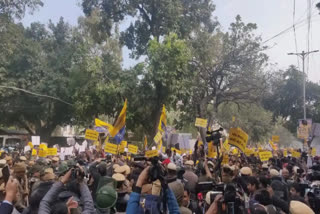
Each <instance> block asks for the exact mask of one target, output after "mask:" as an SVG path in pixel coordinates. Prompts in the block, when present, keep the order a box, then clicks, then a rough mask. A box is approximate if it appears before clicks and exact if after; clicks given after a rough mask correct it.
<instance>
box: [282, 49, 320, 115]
mask: <svg viewBox="0 0 320 214" xmlns="http://www.w3.org/2000/svg"><path fill="white" fill-rule="evenodd" d="M316 52H319V50H314V51H308V52H304V51H302V52H301V53H288V55H297V56H299V57H301V58H302V72H303V119H304V120H306V119H307V111H306V73H305V70H304V67H305V66H304V61H305V58H306V57H307V56H308V55H309V54H312V53H316Z"/></svg>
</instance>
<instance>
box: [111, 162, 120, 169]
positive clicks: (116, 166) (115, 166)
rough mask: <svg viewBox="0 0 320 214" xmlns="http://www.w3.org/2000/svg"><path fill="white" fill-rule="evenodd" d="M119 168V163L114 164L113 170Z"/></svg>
mask: <svg viewBox="0 0 320 214" xmlns="http://www.w3.org/2000/svg"><path fill="white" fill-rule="evenodd" d="M118 167H120V165H119V164H117V163H115V164H113V166H112V168H113V169H115V168H118Z"/></svg>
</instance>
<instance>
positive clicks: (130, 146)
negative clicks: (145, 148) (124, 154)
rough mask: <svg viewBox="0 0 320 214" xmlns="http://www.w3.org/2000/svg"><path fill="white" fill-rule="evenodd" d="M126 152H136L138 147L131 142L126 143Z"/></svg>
mask: <svg viewBox="0 0 320 214" xmlns="http://www.w3.org/2000/svg"><path fill="white" fill-rule="evenodd" d="M128 152H130V153H131V154H138V147H137V146H135V145H132V144H129V145H128Z"/></svg>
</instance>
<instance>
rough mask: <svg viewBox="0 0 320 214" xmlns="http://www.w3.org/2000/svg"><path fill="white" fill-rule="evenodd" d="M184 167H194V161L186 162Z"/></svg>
mask: <svg viewBox="0 0 320 214" xmlns="http://www.w3.org/2000/svg"><path fill="white" fill-rule="evenodd" d="M184 165H189V166H193V165H194V162H193V161H192V160H188V161H186V162H185V164H184Z"/></svg>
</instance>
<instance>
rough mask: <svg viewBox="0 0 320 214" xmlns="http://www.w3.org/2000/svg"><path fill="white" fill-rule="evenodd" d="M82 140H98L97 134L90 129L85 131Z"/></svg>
mask: <svg viewBox="0 0 320 214" xmlns="http://www.w3.org/2000/svg"><path fill="white" fill-rule="evenodd" d="M84 138H85V139H88V140H98V138H99V132H97V131H95V130H92V129H86V135H85V136H84Z"/></svg>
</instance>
